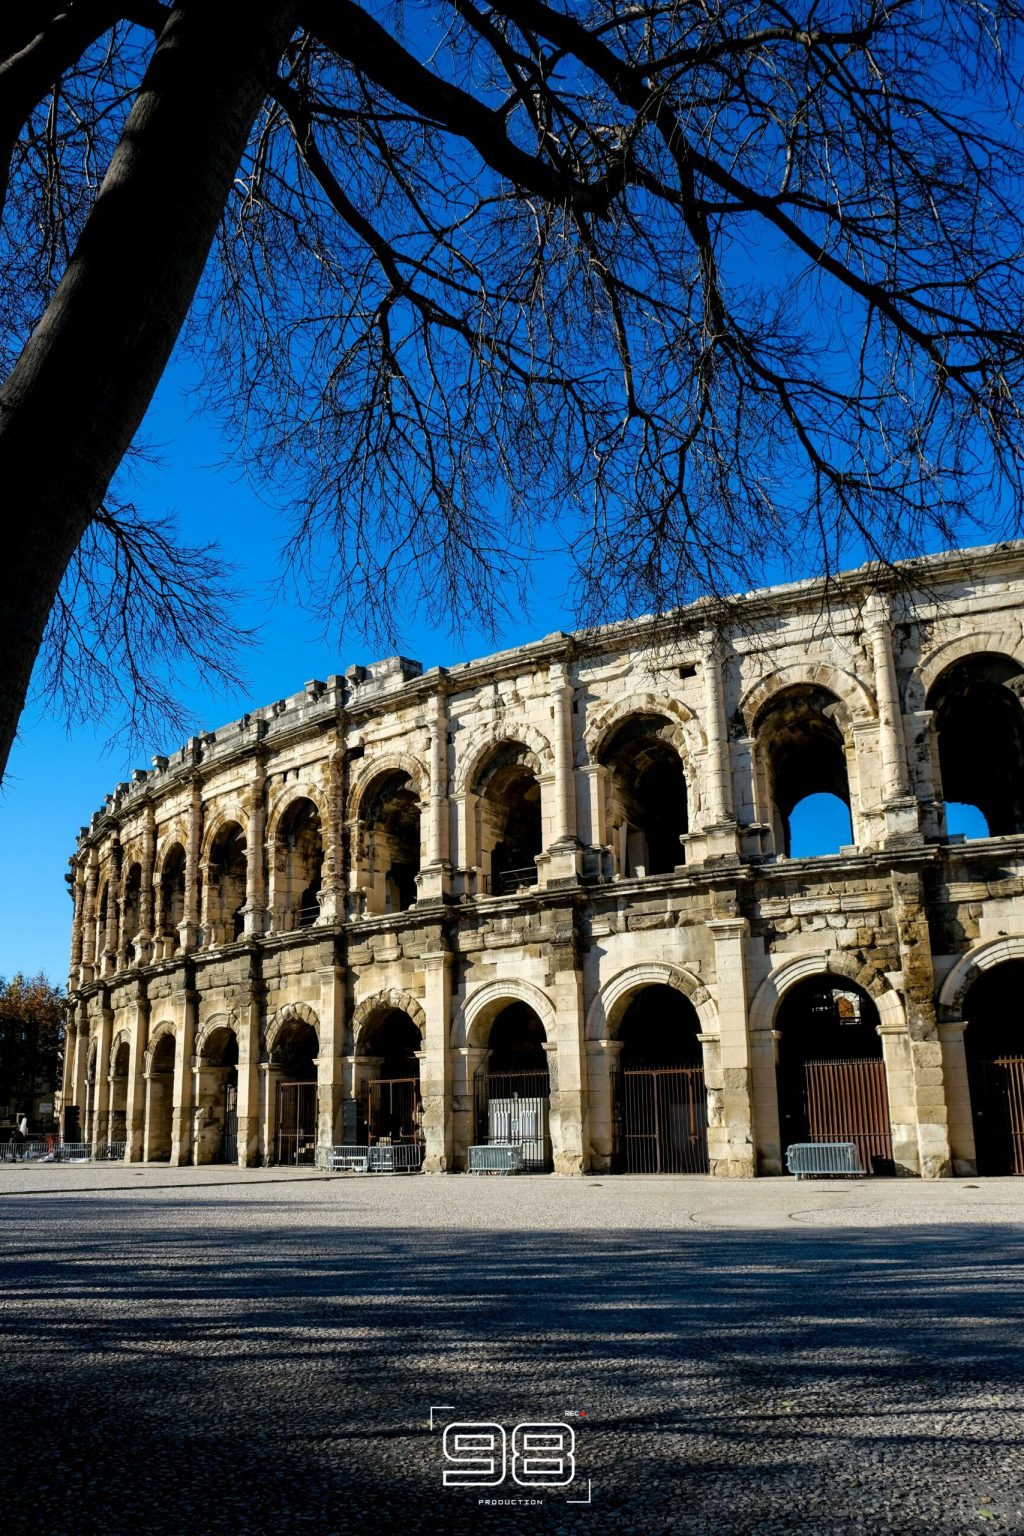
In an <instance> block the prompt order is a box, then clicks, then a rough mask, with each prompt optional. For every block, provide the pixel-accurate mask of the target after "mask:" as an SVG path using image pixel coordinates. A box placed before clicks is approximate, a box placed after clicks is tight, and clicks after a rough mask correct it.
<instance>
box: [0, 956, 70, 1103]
mask: <svg viewBox="0 0 1024 1536" xmlns="http://www.w3.org/2000/svg"><path fill="white" fill-rule="evenodd" d="M63 1047H64V994H63V992H62V990H61V988H60V987H55V986H53V985H52V984H51V983H50V982H49V981H47V979H46V977H45V976H44V975H43V973H42V971H40V972H39V974H38V975H37V976H29V977H25V976H23V975H22V974H21V972H20V971H19V972H18V973H17V974H16V975H15V976H13V977H12V978H11V980H10V981H6V980H5V979H4V978H3V977H2V976H0V1104H8V1105H9V1106H10V1107H11V1109H12V1110H13V1111H14V1113H15V1114H19V1115H20V1114H26V1115H28V1116H29V1117H30V1118H31V1116H32V1106H33V1103H34V1102H35V1100H36V1099H37V1098H39V1097H40V1096H42V1095H45V1094H53V1093H54V1092H56V1089H57V1086H58V1083H59V1082H60V1066H61V1053H62V1051H63Z"/></svg>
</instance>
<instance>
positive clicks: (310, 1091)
mask: <svg viewBox="0 0 1024 1536" xmlns="http://www.w3.org/2000/svg"><path fill="white" fill-rule="evenodd" d="M277 1161H278V1162H279V1163H285V1164H288V1165H290V1166H291V1167H296V1166H300V1167H301V1166H305V1165H307V1164H310V1163H314V1162H315V1161H316V1083H278V1085H277Z"/></svg>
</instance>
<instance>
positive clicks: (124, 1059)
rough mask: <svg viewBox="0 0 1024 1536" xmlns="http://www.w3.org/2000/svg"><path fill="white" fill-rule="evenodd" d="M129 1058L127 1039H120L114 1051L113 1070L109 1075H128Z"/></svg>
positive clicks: (129, 1048)
mask: <svg viewBox="0 0 1024 1536" xmlns="http://www.w3.org/2000/svg"><path fill="white" fill-rule="evenodd" d="M130 1059H131V1046H130V1045H129V1044H128V1041H127V1040H122V1041H121V1044H120V1045H119V1046H118V1048H117V1052H116V1054H115V1056H114V1066H113V1071H112V1073H111V1076H113V1077H127V1076H128V1063H129V1061H130Z"/></svg>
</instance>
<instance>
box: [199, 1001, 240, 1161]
mask: <svg viewBox="0 0 1024 1536" xmlns="http://www.w3.org/2000/svg"><path fill="white" fill-rule="evenodd" d="M195 1107H196V1139H195V1160H196V1162H197V1163H236V1162H237V1161H238V1037H237V1035H236V1034H235V1032H234V1030H233V1029H231V1028H230V1027H229V1026H228V1025H224V1026H222V1027H221V1028H220V1029H215V1030H213V1031H212V1033H211V1034H210V1035H209V1037H208V1038H207V1040H206V1043H205V1045H204V1046H203V1052H202V1055H201V1056H200V1058H199V1072H198V1082H197V1095H196V1106H195Z"/></svg>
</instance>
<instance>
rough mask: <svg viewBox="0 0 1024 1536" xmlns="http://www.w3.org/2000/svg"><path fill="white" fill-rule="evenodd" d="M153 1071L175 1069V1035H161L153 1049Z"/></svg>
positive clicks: (151, 1069) (171, 1070)
mask: <svg viewBox="0 0 1024 1536" xmlns="http://www.w3.org/2000/svg"><path fill="white" fill-rule="evenodd" d="M150 1071H151V1072H173V1071H174V1036H173V1035H161V1037H160V1039H159V1041H158V1042H157V1044H156V1047H155V1049H154V1051H153V1059H152V1064H151V1066H150Z"/></svg>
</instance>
